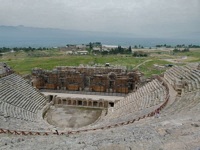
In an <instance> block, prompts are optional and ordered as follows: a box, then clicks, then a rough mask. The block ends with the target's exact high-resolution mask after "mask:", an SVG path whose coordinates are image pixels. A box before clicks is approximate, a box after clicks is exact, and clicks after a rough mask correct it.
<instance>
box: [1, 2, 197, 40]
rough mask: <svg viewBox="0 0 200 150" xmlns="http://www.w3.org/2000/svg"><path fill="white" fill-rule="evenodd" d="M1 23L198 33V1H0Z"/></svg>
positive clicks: (150, 33) (156, 33) (149, 34)
mask: <svg viewBox="0 0 200 150" xmlns="http://www.w3.org/2000/svg"><path fill="white" fill-rule="evenodd" d="M0 25H11V26H17V25H24V26H31V27H45V28H46V27H50V28H62V29H69V30H83V31H104V32H118V33H130V34H133V35H139V36H147V37H159V36H160V35H162V36H166V37H170V36H171V35H176V34H179V33H190V32H191V33H197V32H198V33H200V0H0Z"/></svg>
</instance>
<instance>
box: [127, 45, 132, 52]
mask: <svg viewBox="0 0 200 150" xmlns="http://www.w3.org/2000/svg"><path fill="white" fill-rule="evenodd" d="M128 53H130V54H131V53H132V48H131V46H129V47H128Z"/></svg>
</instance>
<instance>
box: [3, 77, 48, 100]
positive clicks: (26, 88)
mask: <svg viewBox="0 0 200 150" xmlns="http://www.w3.org/2000/svg"><path fill="white" fill-rule="evenodd" d="M2 80H3V81H5V82H8V83H9V84H10V85H12V87H13V88H16V89H18V90H19V91H21V92H23V93H24V95H26V96H29V97H35V96H37V97H38V98H40V99H41V100H43V101H45V99H44V97H42V96H41V95H40V94H39V92H37V91H36V90H33V88H32V87H31V86H30V85H29V84H28V83H27V82H26V81H25V80H24V79H23V78H22V77H20V76H18V75H15V74H11V75H9V76H6V77H4V78H2Z"/></svg>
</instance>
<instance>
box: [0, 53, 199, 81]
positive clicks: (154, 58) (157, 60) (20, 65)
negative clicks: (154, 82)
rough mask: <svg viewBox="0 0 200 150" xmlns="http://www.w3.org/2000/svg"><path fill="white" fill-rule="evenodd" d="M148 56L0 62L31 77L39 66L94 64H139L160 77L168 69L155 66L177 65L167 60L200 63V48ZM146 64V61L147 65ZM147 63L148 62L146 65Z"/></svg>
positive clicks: (29, 56) (32, 56)
mask: <svg viewBox="0 0 200 150" xmlns="http://www.w3.org/2000/svg"><path fill="white" fill-rule="evenodd" d="M149 52H150V53H151V54H150V56H149V57H146V58H135V57H132V56H131V55H107V56H101V55H96V56H93V55H83V56H75V55H66V54H65V52H62V51H59V50H57V49H54V50H46V51H35V52H28V53H25V52H23V51H20V52H16V53H7V54H4V55H3V57H0V61H3V62H6V63H8V65H10V66H11V67H12V68H13V69H14V70H15V71H16V72H17V73H20V74H29V73H31V69H32V68H35V67H38V68H43V69H53V68H54V67H55V66H79V65H80V64H84V65H94V64H100V65H104V64H105V63H110V64H111V65H118V66H126V67H127V68H128V69H133V68H135V67H136V66H137V65H139V64H141V65H139V67H138V69H139V70H140V71H142V72H143V73H144V75H145V76H147V77H149V76H151V75H152V74H160V73H162V72H164V71H165V70H158V69H155V67H154V64H157V65H165V64H169V63H170V64H175V63H176V62H173V61H172V62H169V61H167V59H170V60H176V59H179V64H180V65H181V64H185V63H187V62H199V61H200V49H193V50H191V51H190V52H186V53H176V54H174V55H173V54H172V53H170V52H166V51H163V52H162V51H158V50H157V51H154V50H152V51H150V50H149ZM183 56H187V59H182V57H183ZM147 60H150V61H147ZM146 61H147V62H146ZM143 62H145V63H143Z"/></svg>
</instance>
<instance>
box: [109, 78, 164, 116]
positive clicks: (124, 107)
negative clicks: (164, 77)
mask: <svg viewBox="0 0 200 150" xmlns="http://www.w3.org/2000/svg"><path fill="white" fill-rule="evenodd" d="M141 89H142V90H141ZM141 89H138V90H137V91H136V92H134V93H131V94H129V95H128V96H127V97H126V98H125V99H123V100H121V101H119V102H118V103H116V105H115V107H114V108H113V109H112V110H111V112H109V111H108V115H107V116H110V118H118V117H119V116H123V115H126V114H129V113H133V112H137V111H140V110H143V109H146V108H149V107H152V106H155V105H158V104H160V103H161V102H163V101H164V99H165V97H166V95H167V92H166V89H165V87H164V86H162V84H160V83H159V81H158V80H157V79H155V80H153V81H152V82H149V83H148V84H146V85H145V86H143V87H142V88H141ZM147 89H148V90H147ZM149 89H153V90H152V91H151V90H149Z"/></svg>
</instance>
